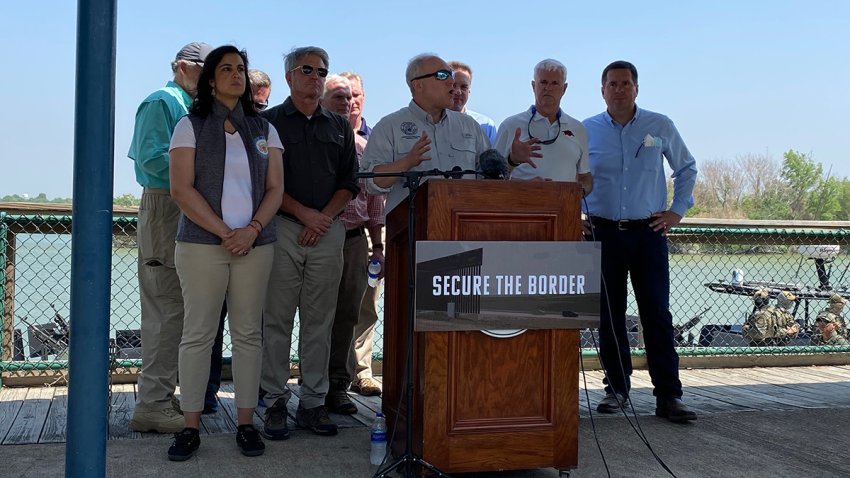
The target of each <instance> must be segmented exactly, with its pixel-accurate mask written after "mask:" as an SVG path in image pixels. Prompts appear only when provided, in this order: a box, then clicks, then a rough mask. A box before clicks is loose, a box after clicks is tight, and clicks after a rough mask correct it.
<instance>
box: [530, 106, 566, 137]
mask: <svg viewBox="0 0 850 478" xmlns="http://www.w3.org/2000/svg"><path fill="white" fill-rule="evenodd" d="M536 112H537V110H536V109H535V110H534V111H533V112H532V113H531V118H528V126H526V128H525V130H526V131H527V132H528V137H529V138H534V136H532V135H531V120H533V119H534V113H536ZM557 118H558V133H557V134H556V135H555V137H554V138H552V139H547V140H546V141H541V140H539V139H538V143H540V144H546V145H549V144H552V143H554V142H555V141H558V138H559V137H560V136H561V114H560V113H558V116H557Z"/></svg>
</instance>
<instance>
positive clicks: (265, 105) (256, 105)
mask: <svg viewBox="0 0 850 478" xmlns="http://www.w3.org/2000/svg"><path fill="white" fill-rule="evenodd" d="M268 107H269V104H268V103H254V108H257V111H263V110H264V109H266V108H268Z"/></svg>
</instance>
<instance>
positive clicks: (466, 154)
mask: <svg viewBox="0 0 850 478" xmlns="http://www.w3.org/2000/svg"><path fill="white" fill-rule="evenodd" d="M451 146H452V147H451V150H450V151H449V156H450V157H451V158H452V161H451V162H452V164H453V165H454V166H460V167H461V168H463V169H475V138H464V139H459V140H454V141H452V144H451Z"/></svg>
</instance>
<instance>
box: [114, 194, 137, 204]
mask: <svg viewBox="0 0 850 478" xmlns="http://www.w3.org/2000/svg"><path fill="white" fill-rule="evenodd" d="M141 202H142V200H141V199H139V198H137V197H136V196H133V195H132V194H124V195H121V196H118V197H117V198H115V199H113V200H112V204H114V205H116V206H138V205H139V204H141Z"/></svg>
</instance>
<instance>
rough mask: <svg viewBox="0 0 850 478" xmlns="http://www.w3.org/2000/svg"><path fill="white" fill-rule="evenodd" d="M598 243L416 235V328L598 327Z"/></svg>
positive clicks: (447, 329)
mask: <svg viewBox="0 0 850 478" xmlns="http://www.w3.org/2000/svg"><path fill="white" fill-rule="evenodd" d="M600 254H601V246H600V244H599V243H597V242H565V241H560V242H555V241H539V242H535V241H521V242H520V241H418V242H417V244H416V322H415V325H414V330H415V331H416V332H437V331H453V330H489V329H505V328H511V329H516V328H521V329H578V328H586V327H590V328H594V327H598V325H599V300H600V291H601V281H600V278H599V271H600V260H601V255H600Z"/></svg>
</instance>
